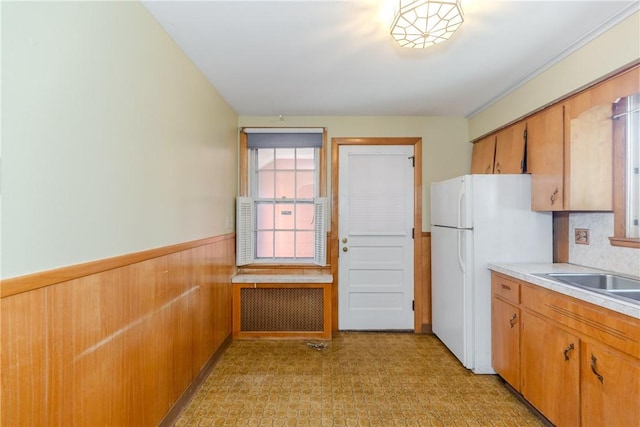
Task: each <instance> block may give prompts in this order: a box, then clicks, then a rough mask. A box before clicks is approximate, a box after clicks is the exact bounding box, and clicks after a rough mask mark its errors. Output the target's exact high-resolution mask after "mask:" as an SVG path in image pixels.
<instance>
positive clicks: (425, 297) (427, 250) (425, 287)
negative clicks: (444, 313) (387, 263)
mask: <svg viewBox="0 0 640 427" xmlns="http://www.w3.org/2000/svg"><path fill="white" fill-rule="evenodd" d="M421 259H422V304H421V306H422V333H432V329H431V312H432V310H431V233H430V232H426V233H422V254H421Z"/></svg>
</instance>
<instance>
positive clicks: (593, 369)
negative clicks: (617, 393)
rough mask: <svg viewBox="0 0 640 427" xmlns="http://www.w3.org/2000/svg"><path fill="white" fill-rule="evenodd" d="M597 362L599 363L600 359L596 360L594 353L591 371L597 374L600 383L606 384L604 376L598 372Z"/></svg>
mask: <svg viewBox="0 0 640 427" xmlns="http://www.w3.org/2000/svg"><path fill="white" fill-rule="evenodd" d="M597 361H598V359H596V357H595V356H594V355H593V353H592V354H591V371H592V372H593V373H594V374H595V376H596V377H598V380H599V381H600V383H601V384H604V377H603V376H602V375H600V374H599V373H598V371H597V370H596V362H597Z"/></svg>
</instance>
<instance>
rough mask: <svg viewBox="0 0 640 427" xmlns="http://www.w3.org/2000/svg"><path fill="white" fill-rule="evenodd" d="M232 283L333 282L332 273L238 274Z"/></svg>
mask: <svg viewBox="0 0 640 427" xmlns="http://www.w3.org/2000/svg"><path fill="white" fill-rule="evenodd" d="M231 283H333V276H332V275H331V274H238V275H236V276H234V277H233V278H232V279H231Z"/></svg>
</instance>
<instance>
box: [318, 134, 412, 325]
mask: <svg viewBox="0 0 640 427" xmlns="http://www.w3.org/2000/svg"><path fill="white" fill-rule="evenodd" d="M341 145H413V155H414V156H415V168H414V171H413V174H414V176H413V179H414V181H413V183H414V184H413V189H414V193H413V206H414V208H413V210H414V212H413V228H414V238H413V300H414V304H415V305H414V312H413V330H414V332H416V333H420V332H422V309H423V308H422V299H423V298H422V258H421V257H422V138H421V137H410V138H331V237H330V239H329V247H330V251H329V252H330V254H331V256H330V260H331V274H332V275H333V287H332V289H331V305H332V309H331V312H332V319H331V324H332V327H331V329H332V330H333V331H337V330H338V286H340V283H339V279H338V212H339V200H340V198H339V194H338V189H339V187H338V176H339V175H338V171H339V166H340V165H339V163H340V162H339V161H338V159H339V156H338V154H339V153H338V149H339V147H340V146H341Z"/></svg>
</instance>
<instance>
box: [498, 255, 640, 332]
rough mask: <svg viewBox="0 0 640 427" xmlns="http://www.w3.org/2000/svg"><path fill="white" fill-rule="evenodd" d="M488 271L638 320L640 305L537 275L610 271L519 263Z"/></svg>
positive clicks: (564, 265)
mask: <svg viewBox="0 0 640 427" xmlns="http://www.w3.org/2000/svg"><path fill="white" fill-rule="evenodd" d="M489 269H490V270H493V271H495V272H497V273H502V274H505V275H507V276H511V277H515V278H516V279H520V280H523V281H525V282H529V283H532V284H535V285H538V286H541V287H543V288H546V289H549V290H552V291H555V292H558V293H561V294H564V295H568V296H570V297H573V298H576V299H579V300H582V301H586V302H589V303H591V304H594V305H598V306H600V307H604V308H608V309H609V310H612V311H617V312H618V313H622V314H626V315H627V316H631V317H634V318H636V319H640V305H637V304H634V303H632V302H630V301H625V300H621V299H617V298H614V297H610V296H608V295H604V294H601V293H598V292H593V291H589V290H587V289H583V288H579V287H576V286H571V285H567V284H565V283H562V282H558V281H555V280H551V279H546V278H544V277H540V276H534V274H537V273H611V274H618V273H614V272H610V271H604V270H598V269H594V268H588V267H582V266H579V265H574V264H560V263H559V264H519V263H495V264H494V263H490V264H489ZM622 276H627V275H622Z"/></svg>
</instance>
